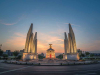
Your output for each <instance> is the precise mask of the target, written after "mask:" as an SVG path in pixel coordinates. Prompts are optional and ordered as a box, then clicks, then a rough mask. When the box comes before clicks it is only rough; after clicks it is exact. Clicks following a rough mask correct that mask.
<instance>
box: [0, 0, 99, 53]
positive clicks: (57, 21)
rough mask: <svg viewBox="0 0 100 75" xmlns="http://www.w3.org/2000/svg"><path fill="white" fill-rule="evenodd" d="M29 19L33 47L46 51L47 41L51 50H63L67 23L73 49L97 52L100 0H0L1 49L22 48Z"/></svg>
mask: <svg viewBox="0 0 100 75" xmlns="http://www.w3.org/2000/svg"><path fill="white" fill-rule="evenodd" d="M31 23H33V33H35V32H37V39H38V44H37V47H38V48H37V51H38V53H42V52H43V53H46V50H47V49H48V48H49V44H53V45H52V48H53V49H54V50H55V53H56V54H57V53H58V54H59V53H64V32H66V33H67V34H68V32H69V28H68V23H71V24H72V28H73V31H74V34H75V38H76V45H77V49H81V50H82V51H89V52H94V53H98V52H100V0H0V44H2V50H4V51H5V50H11V51H14V50H22V49H24V47H25V42H26V35H27V32H28V30H29V27H30V25H31Z"/></svg>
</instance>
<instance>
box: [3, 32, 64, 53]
mask: <svg viewBox="0 0 100 75" xmlns="http://www.w3.org/2000/svg"><path fill="white" fill-rule="evenodd" d="M37 38H38V42H37V52H38V53H42V52H43V53H46V50H47V49H49V44H50V43H51V44H53V45H52V47H53V49H54V50H55V51H56V53H63V52H64V49H63V39H61V38H60V37H56V36H51V35H48V34H44V33H39V34H38V37H37ZM25 42H26V34H23V33H19V32H17V33H14V34H13V35H12V36H11V37H10V38H9V39H7V41H6V43H5V44H4V45H5V46H4V45H3V46H4V47H3V49H5V50H7V49H10V50H12V51H14V50H22V49H24V47H25Z"/></svg>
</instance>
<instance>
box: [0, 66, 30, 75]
mask: <svg viewBox="0 0 100 75" xmlns="http://www.w3.org/2000/svg"><path fill="white" fill-rule="evenodd" d="M28 67H32V66H27V67H23V68H19V69H14V70H9V71H4V72H0V74H3V73H7V72H12V71H16V70H21V69H24V68H28Z"/></svg>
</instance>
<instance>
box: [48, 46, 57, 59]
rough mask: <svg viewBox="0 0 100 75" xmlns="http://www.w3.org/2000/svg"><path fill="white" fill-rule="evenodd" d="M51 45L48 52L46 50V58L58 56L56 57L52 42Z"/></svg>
mask: <svg viewBox="0 0 100 75" xmlns="http://www.w3.org/2000/svg"><path fill="white" fill-rule="evenodd" d="M49 45H50V48H49V49H48V50H47V52H46V58H47V59H48V58H49V59H55V58H56V57H55V50H54V49H52V47H51V45H52V44H49Z"/></svg>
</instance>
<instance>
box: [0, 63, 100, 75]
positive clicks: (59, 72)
mask: <svg viewBox="0 0 100 75" xmlns="http://www.w3.org/2000/svg"><path fill="white" fill-rule="evenodd" d="M0 75H100V64H90V65H70V66H32V65H17V64H7V63H1V62H0Z"/></svg>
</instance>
